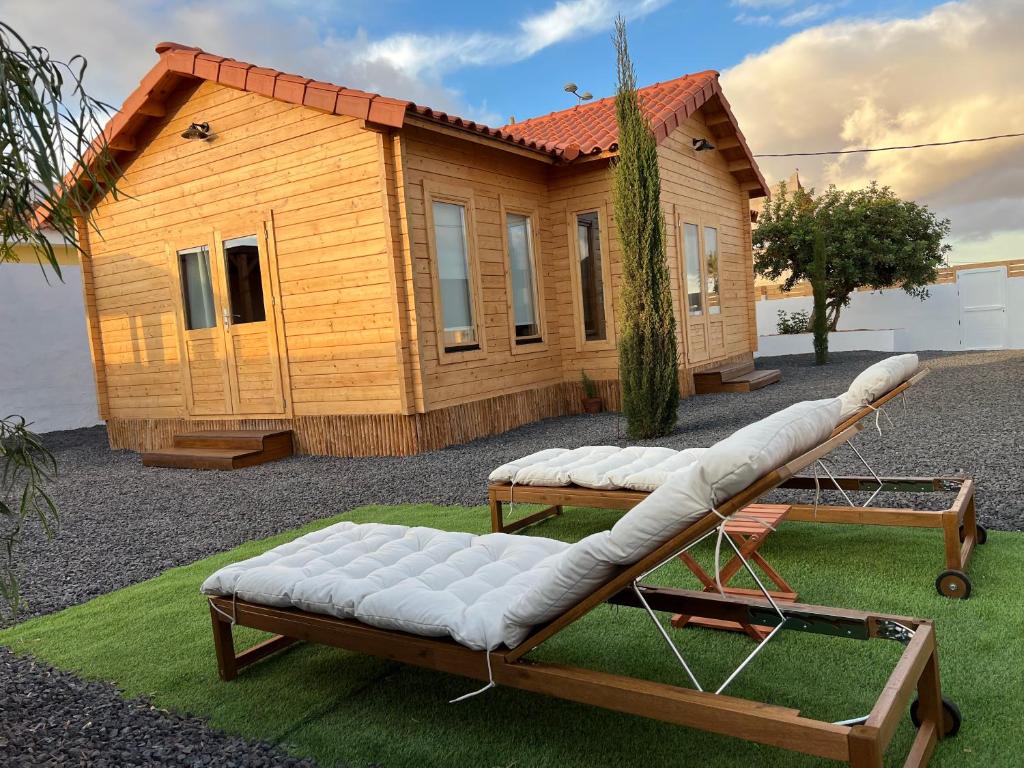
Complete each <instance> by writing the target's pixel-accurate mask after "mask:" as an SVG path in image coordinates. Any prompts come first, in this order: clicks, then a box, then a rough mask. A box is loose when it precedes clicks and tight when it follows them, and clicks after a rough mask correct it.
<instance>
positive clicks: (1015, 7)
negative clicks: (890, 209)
mask: <svg viewBox="0 0 1024 768" xmlns="http://www.w3.org/2000/svg"><path fill="white" fill-rule="evenodd" d="M1021 28H1024V4H1021V3H1020V2H1017V1H1016V0H970V1H968V0H965V1H963V2H952V3H946V4H944V5H941V6H939V7H937V8H935V9H933V10H932V11H930V12H928V13H926V14H924V15H922V16H920V17H917V18H904V19H885V20H877V19H876V20H852V21H838V22H833V23H830V24H826V25H823V26H819V27H815V28H812V29H808V30H805V31H802V32H799V33H797V34H794V35H792V36H791V37H789V38H788V39H786V40H785V41H783V42H782V43H780V44H778V45H776V46H774V47H773V48H771V49H769V50H767V51H765V52H763V53H760V54H756V55H752V56H749V57H747V58H746V59H745V60H744V61H743V62H741V63H740V64H739V65H737V66H735V67H733V68H731V69H729V70H727V71H725V72H724V73H723V74H722V84H723V88H724V89H725V92H726V93H727V94H728V96H729V100H730V102H731V103H732V104H733V107H734V109H735V111H736V114H737V117H738V119H739V121H740V125H741V126H742V127H743V131H744V133H745V134H746V136H747V138H748V139H749V141H750V144H751V147H752V148H753V151H754V152H755V153H756V152H788V151H796V152H813V151H824V150H830V149H846V148H856V147H870V146H890V145H902V144H916V143H920V142H928V141H947V140H951V139H958V138H966V137H974V136H989V135H993V134H998V133H1007V132H1013V131H1022V130H1024V91H1022V90H1021V88H1020V85H1019V75H1018V72H1019V62H1020V42H1019V34H1018V32H1019V30H1020V29H1021ZM759 162H760V164H761V167H762V169H763V170H764V171H765V172H766V174H767V175H768V176H769V177H770V178H772V179H781V178H785V177H787V176H788V175H789V174H790V173H791V172H792V170H793V168H794V166H798V167H799V168H800V175H801V178H802V179H803V180H804V181H805V182H809V183H810V184H814V185H818V186H822V185H824V184H828V183H834V184H837V185H838V186H840V187H847V188H850V187H859V186H863V185H865V184H867V183H868V182H869V181H871V180H872V179H877V180H878V181H880V182H882V183H884V184H889V185H891V186H892V187H893V188H894V189H895V190H896V191H897V193H899V194H900V195H902V196H904V197H909V198H914V199H918V200H920V201H922V202H925V203H927V204H929V205H930V206H931V207H932V208H933V209H934V210H935V211H936V212H937V213H939V214H940V215H942V216H948V217H949V218H950V219H951V220H952V222H953V232H954V237H955V238H956V239H958V240H961V241H963V240H968V239H979V238H981V239H985V238H991V237H992V235H993V233H996V232H1000V231H1007V230H1018V229H1020V228H1021V226H1022V222H1024V139H1006V140H1002V141H991V142H985V143H979V144H965V145H964V144H962V145H957V146H953V147H938V148H932V149H920V150H911V151H905V152H879V153H873V154H867V155H846V156H840V157H830V158H826V159H818V158H806V157H804V158H792V159H764V160H761V161H759ZM1008 241H1009V240H1008V239H1007V238H1002V239H1001V240H1000V242H1008ZM991 258H1002V256H992V257H991Z"/></svg>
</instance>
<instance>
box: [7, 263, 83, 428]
mask: <svg viewBox="0 0 1024 768" xmlns="http://www.w3.org/2000/svg"><path fill="white" fill-rule="evenodd" d="M61 271H62V273H63V274H64V282H63V283H62V282H60V280H58V279H57V278H56V277H55V276H53V275H52V274H49V279H50V282H49V285H48V284H47V282H46V278H45V277H44V276H43V272H42V270H40V268H39V266H38V265H37V264H35V263H32V264H0V418H3V417H5V416H8V415H10V414H18V415H19V416H24V417H25V418H26V419H27V420H28V421H30V422H33V426H32V429H33V430H34V431H36V432H50V431H53V430H56V429H74V428H76V427H89V426H93V425H94V424H99V423H100V418H99V415H98V412H97V407H96V390H95V387H94V384H93V373H92V361H91V359H90V357H89V340H88V336H87V335H86V330H85V310H84V309H83V305H82V273H81V268H80V267H77V266H62V267H61Z"/></svg>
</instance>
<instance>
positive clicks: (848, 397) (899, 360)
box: [836, 355, 918, 424]
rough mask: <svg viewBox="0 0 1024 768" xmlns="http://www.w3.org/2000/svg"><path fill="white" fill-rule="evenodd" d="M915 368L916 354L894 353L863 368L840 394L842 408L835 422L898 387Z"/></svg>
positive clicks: (916, 366)
mask: <svg viewBox="0 0 1024 768" xmlns="http://www.w3.org/2000/svg"><path fill="white" fill-rule="evenodd" d="M917 368H918V359H917V355H894V356H893V357H887V358H885V360H880V361H878V362H877V363H875V364H874V365H870V366H868V367H867V368H865V369H864V370H863V371H861V373H860V375H858V376H857V378H855V379H854V380H853V383H852V384H850V388H849V389H848V390H846V392H845V393H843V394H842V395H841V396H840V399H841V400H842V401H843V409H842V412H841V413H840V415H839V418H838V420H837V422H836V423H837V424H838V423H839V422H840V421H843V420H845V419H848V418H850V417H851V416H852V415H853V414H855V413H856V412H857V411H858V410H859V409H861V408H863V407H864V406H865V405H867V404H868V403H872V402H874V401H875V400H877V399H878V398H880V397H881V396H882V395H884V394H885V393H886V392H888V391H890V390H891V389H894V388H895V387H898V386H899V385H900V384H902V383H903V382H904V381H906V380H907V379H909V378H910V377H911V376H913V375H914V374H915V373H917Z"/></svg>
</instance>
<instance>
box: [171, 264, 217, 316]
mask: <svg viewBox="0 0 1024 768" xmlns="http://www.w3.org/2000/svg"><path fill="white" fill-rule="evenodd" d="M178 271H179V272H180V273H181V297H182V303H183V304H184V305H185V328H186V329H188V330H190V331H194V330H197V329H200V328H213V327H214V326H215V325H216V324H217V316H216V313H215V312H214V308H213V281H212V280H211V279H210V250H209V248H207V247H206V246H205V245H200V246H198V247H196V248H187V249H185V250H184V251H178Z"/></svg>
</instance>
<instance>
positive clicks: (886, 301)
mask: <svg viewBox="0 0 1024 768" xmlns="http://www.w3.org/2000/svg"><path fill="white" fill-rule="evenodd" d="M928 290H929V292H930V294H931V296H930V297H929V298H927V299H925V300H924V301H920V300H918V299H915V298H913V297H911V296H908V295H907V294H906V293H904V292H903V291H901V290H898V289H896V290H884V291H858V292H856V293H854V294H853V298H852V299H851V300H850V306H848V307H846V308H845V309H844V310H843V312H842V315H840V317H839V329H840V330H841V331H851V330H896V331H900V333H897V334H896V335H895V337H894V344H895V345H896V347H895V349H890V348H888V347H885V346H881V347H880V346H863V347H856V348H857V349H876V350H880V351H896V352H918V351H923V350H952V351H958V350H960V349H961V348H962V347H961V345H960V325H959V318H960V303H959V299H958V297H957V290H956V284H955V283H944V284H941V285H932V286H929V288H928ZM811 305H812V301H811V297H810V296H799V297H796V298H792V299H772V300H770V301H758V302H757V304H756V310H757V332H758V335H759V336H760V337H761V341H762V342H763V341H764V339H765V337H771V336H774V335H775V334H777V333H778V328H777V325H778V311H779V310H780V309H783V310H785V311H786V312H793V311H804V312H809V311H810V310H811ZM1006 314H1007V318H1006V319H1007V328H1008V334H1007V347H1008V348H1009V349H1024V278H1019V277H1015V278H1009V279H1008V280H1007V281H1006ZM800 335H802V334H800ZM858 341H859V342H862V343H882V344H885V343H887V342H885V340H884V339H881V338H880V337H871V336H863V337H861V338H859V339H858ZM767 344H768V345H769V348H770V345H771V344H772V342H770V341H769V342H767ZM829 347H830V349H836V350H837V351H838V350H839V348H838V347H832V338H831V337H830V339H829ZM847 348H848V349H853V348H854V347H847ZM805 351H807V352H810V351H811V348H810V347H808V348H807V349H806V350H805ZM757 354H758V355H761V356H767V355H770V354H775V353H772V352H768V351H766V347H764V346H761V348H760V349H759V350H758V353H757ZM777 354H792V353H777Z"/></svg>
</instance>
